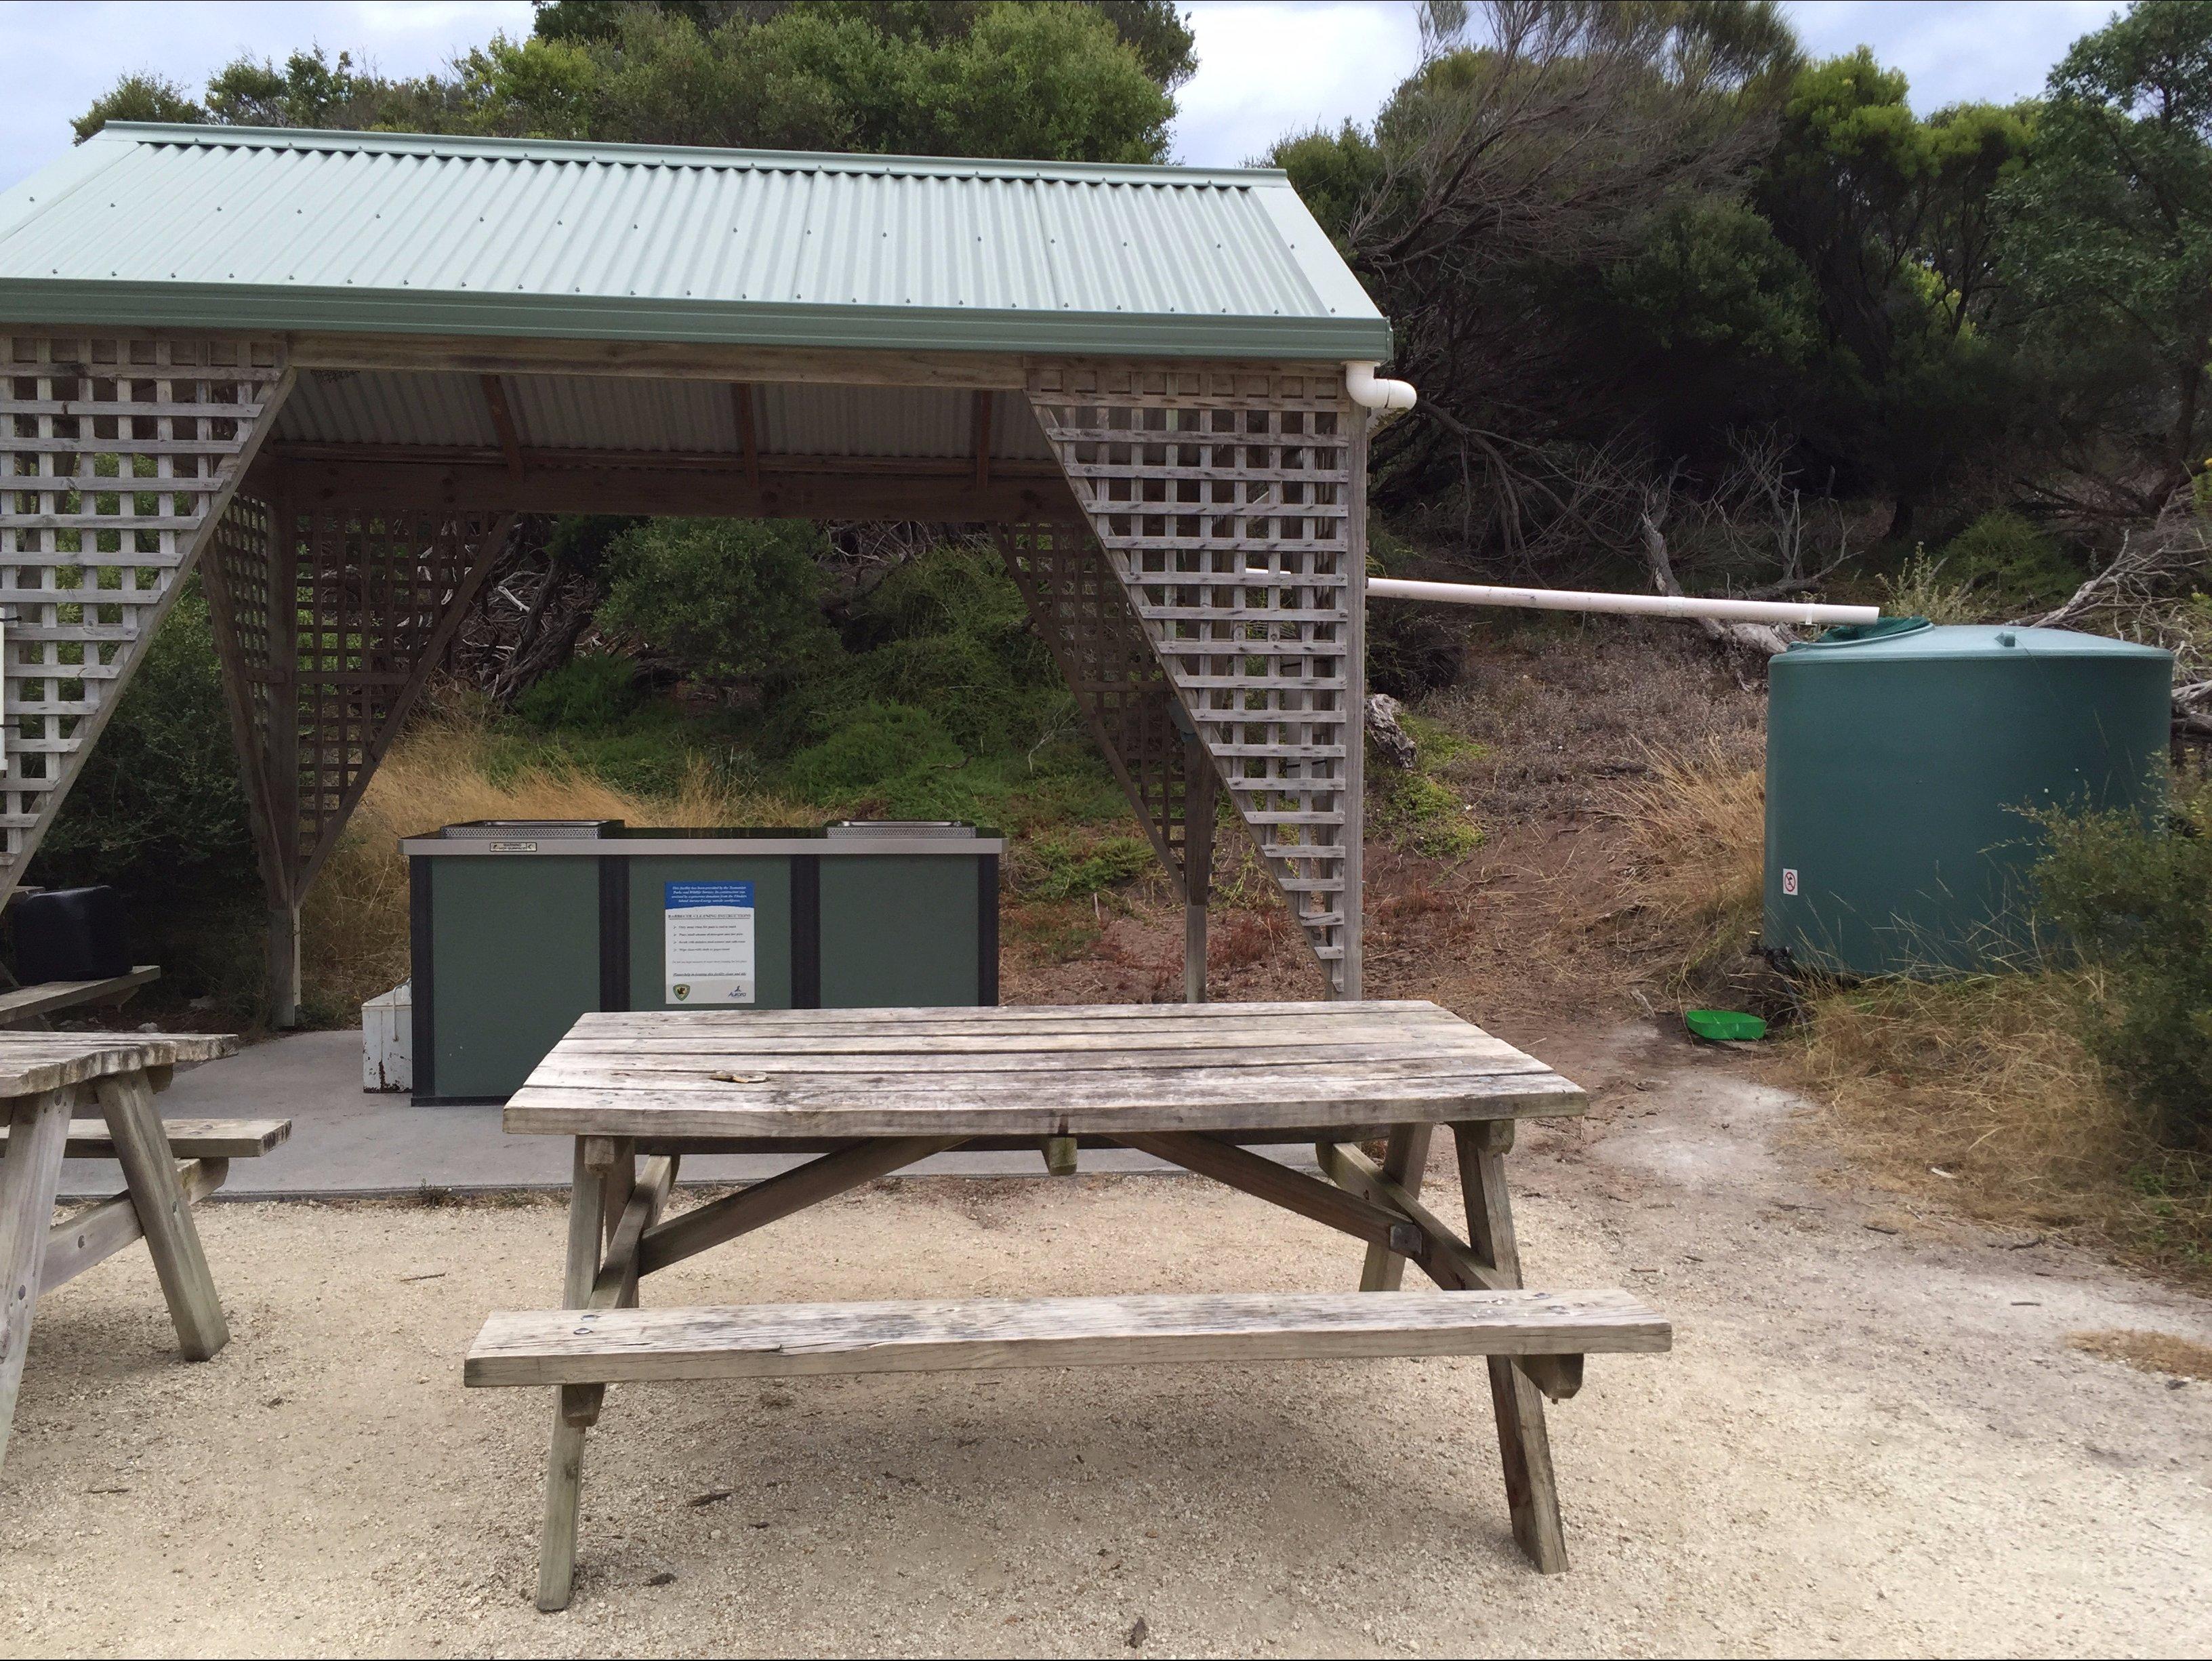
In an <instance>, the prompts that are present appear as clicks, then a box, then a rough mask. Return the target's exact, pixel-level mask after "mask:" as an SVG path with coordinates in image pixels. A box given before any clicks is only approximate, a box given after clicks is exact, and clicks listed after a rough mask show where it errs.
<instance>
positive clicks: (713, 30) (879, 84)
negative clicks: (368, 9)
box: [76, 0, 1196, 161]
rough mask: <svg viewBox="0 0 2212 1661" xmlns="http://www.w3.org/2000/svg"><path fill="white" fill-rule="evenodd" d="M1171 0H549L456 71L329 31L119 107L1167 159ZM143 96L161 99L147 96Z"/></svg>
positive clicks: (123, 99) (278, 118)
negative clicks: (401, 74) (324, 39)
mask: <svg viewBox="0 0 2212 1661" xmlns="http://www.w3.org/2000/svg"><path fill="white" fill-rule="evenodd" d="M1195 64H1196V60H1195V58H1194V56H1193V42H1192V37H1191V33H1190V30H1189V28H1188V25H1186V24H1185V23H1184V21H1182V16H1181V15H1180V14H1178V13H1177V12H1176V9H1174V7H1173V5H1172V4H1170V3H1168V0H1091V3H1075V0H1051V3H1046V4H1017V3H1012V0H889V3H860V0H826V3H817V4H811V5H799V4H789V3H765V0H761V3H747V0H691V3H685V0H660V3H650V4H629V3H625V4H611V3H605V0H554V3H551V4H544V5H541V6H540V7H539V8H538V15H537V20H536V27H535V29H534V30H533V32H532V34H531V35H529V36H528V37H526V38H525V39H522V40H515V39H513V38H510V37H508V36H507V35H505V34H501V35H496V36H495V37H494V38H493V39H492V40H491V41H490V42H489V44H487V45H485V46H481V47H477V48H475V49H472V50H471V51H469V52H465V53H463V54H462V55H461V56H460V57H459V58H457V59H456V60H455V61H454V63H453V68H452V72H451V73H450V74H448V75H445V76H426V77H423V78H422V79H419V80H412V81H392V80H386V79H385V78H383V77H381V76H377V75H375V74H374V72H372V71H370V70H366V69H362V68H356V65H355V63H354V61H353V59H352V58H351V56H350V55H349V54H348V53H344V52H341V53H339V54H338V56H337V59H336V61H335V62H333V61H331V59H330V58H327V57H326V56H325V54H324V52H322V50H321V49H320V48H319V47H317V48H313V49H310V50H308V51H305V52H295V53H293V54H292V55H291V56H290V57H289V58H288V59H286V61H285V62H284V64H283V65H282V66H281V67H280V66H278V65H277V64H274V63H272V62H266V61H263V62H257V61H255V60H252V59H250V58H240V59H239V60H238V61H237V62H235V63H234V64H230V65H229V66H228V67H227V68H226V69H224V70H222V71H220V72H219V73H218V74H217V75H216V76H214V77H213V78H212V79H211V80H210V82H209V84H208V91H207V101H206V106H205V107H204V109H203V108H202V107H201V106H197V105H194V104H192V103H191V101H190V100H188V99H186V98H185V96H184V94H183V93H182V92H181V90H180V89H179V88H173V87H170V86H168V85H167V83H155V82H148V81H147V80H146V79H145V77H137V78H136V79H135V80H126V81H125V82H122V83H120V84H118V87H117V88H115V89H114V91H112V92H111V93H110V94H108V95H107V96H106V98H103V99H102V100H100V101H99V102H98V103H97V104H95V105H94V108H93V109H92V110H91V111H90V112H88V113H87V114H86V116H85V117H84V118H83V119H82V120H80V121H79V122H78V123H77V124H76V126H77V134H78V137H79V138H80V139H82V138H86V137H90V136H91V135H92V134H93V133H94V132H95V131H98V130H99V128H100V125H101V124H102V123H103V122H104V121H106V120H110V119H172V120H184V121H192V120H211V121H215V122H219V123H231V124H240V125H272V126H304V127H353V128H378V129H388V130H396V131H426V132H461V133H487V134H495V135H506V136H512V137H557V138H577V139H596V140H600V141H605V142H611V143H656V144H706V145H726V146H735V147H757V148H768V149H829V150H866V151H874V152H879V153H899V152H905V153H915V154H927V155H987V156H1020V157H1034V158H1037V159H1041V160H1051V161H1161V160H1164V158H1165V156H1166V154H1167V143H1168V137H1167V133H1168V123H1169V121H1170V119H1171V118H1172V117H1173V115H1174V113H1175V102H1174V99H1173V97H1172V95H1171V94H1172V89H1173V88H1174V87H1176V85H1178V84H1180V83H1181V82H1182V81H1183V80H1186V79H1188V76H1189V75H1190V73H1191V71H1192V70H1193V69H1194V67H1195ZM148 112H150V115H149V113H148Z"/></svg>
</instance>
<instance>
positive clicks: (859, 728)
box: [784, 703, 968, 818]
mask: <svg viewBox="0 0 2212 1661" xmlns="http://www.w3.org/2000/svg"><path fill="white" fill-rule="evenodd" d="M967 762H968V757H967V756H966V754H965V753H964V752H963V751H962V750H961V748H960V746H959V745H957V744H956V743H954V742H953V739H952V735H951V733H947V732H946V731H945V728H944V727H943V726H942V725H941V724H940V723H939V721H938V720H937V718H936V717H935V716H934V715H932V714H931V713H930V712H928V711H927V710H925V709H915V707H914V706H913V705H911V704H905V703H870V704H866V705H863V706H862V707H861V708H860V709H856V710H854V711H853V712H852V714H851V715H849V716H848V718H847V719H846V720H845V721H842V722H841V723H840V724H839V726H838V727H837V730H836V732H834V733H831V734H830V735H829V737H828V738H826V739H823V740H822V741H821V742H820V743H819V744H815V745H808V746H807V747H806V748H805V749H804V750H801V751H799V752H798V753H797V754H796V755H794V756H793V757H791V759H790V760H789V761H788V762H787V764H785V768H784V777H785V780H786V782H788V783H789V785H790V786H791V788H793V790H794V791H796V792H797V793H798V794H800V795H801V796H804V797H805V798H806V799H807V800H810V801H813V802H817V803H819V804H821V805H822V806H825V807H846V808H856V809H857V808H860V807H863V806H866V807H871V808H875V807H879V808H880V809H881V811H883V812H887V813H889V814H890V815H891V816H892V817H894V818H958V817H960V816H961V815H960V814H959V813H957V812H952V811H948V809H949V808H950V806H951V801H952V800H953V799H954V798H955V797H956V794H957V793H954V792H951V791H949V790H947V789H945V788H943V780H944V779H945V776H947V775H949V774H951V772H953V771H955V770H958V769H960V768H962V767H964V766H966V765H967Z"/></svg>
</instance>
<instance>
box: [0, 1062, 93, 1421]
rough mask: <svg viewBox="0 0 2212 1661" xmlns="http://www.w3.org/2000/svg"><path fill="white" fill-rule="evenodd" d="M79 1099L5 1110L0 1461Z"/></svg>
mask: <svg viewBox="0 0 2212 1661" xmlns="http://www.w3.org/2000/svg"><path fill="white" fill-rule="evenodd" d="M75 1103H76V1091H74V1090H55V1091H49V1092H46V1094H45V1095H42V1096H23V1097H19V1098H16V1099H15V1100H14V1101H11V1102H9V1104H7V1107H6V1111H7V1114H8V1151H7V1153H5V1154H4V1155H0V1462H4V1461H5V1460H6V1458H7V1457H8V1432H9V1427H10V1426H12V1425H13V1424H14V1422H15V1396H16V1392H17V1391H18V1390H21V1388H22V1384H23V1357H24V1354H25V1353H26V1352H27V1351H28V1350H29V1348H30V1347H31V1317H33V1315H34V1314H35V1313H36V1312H37V1311H38V1306H39V1278H40V1275H43V1274H44V1273H45V1271H46V1238H47V1235H48V1233H49V1232H50V1231H51V1230H52V1227H53V1220H54V1190H55V1189H57V1188H58V1186H59V1185H60V1183H61V1174H62V1153H63V1151H64V1149H65V1148H67V1147H68V1146H69V1123H70V1108H71V1107H72V1106H73V1105H74V1104H75Z"/></svg>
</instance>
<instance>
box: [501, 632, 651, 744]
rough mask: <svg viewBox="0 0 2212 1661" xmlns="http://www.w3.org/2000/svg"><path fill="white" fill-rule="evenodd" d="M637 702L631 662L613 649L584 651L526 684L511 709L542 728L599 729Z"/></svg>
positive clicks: (615, 724) (618, 722) (614, 723)
mask: <svg viewBox="0 0 2212 1661" xmlns="http://www.w3.org/2000/svg"><path fill="white" fill-rule="evenodd" d="M638 703H639V694H638V685H637V666H635V664H633V663H632V662H631V661H630V660H629V659H628V658H625V657H618V656H617V655H616V654H613V653H611V652H586V654H584V655H583V656H581V657H579V658H571V659H570V660H568V662H566V663H564V664H562V666H560V667H559V668H557V669H556V670H554V671H553V672H551V673H550V674H549V675H546V676H545V677H544V678H542V679H540V680H539V681H538V682H537V683H536V684H534V685H532V686H530V687H528V688H526V690H525V691H523V693H522V695H521V696H520V697H518V698H517V699H515V701H514V709H515V713H516V714H517V715H520V716H521V717H522V718H523V720H525V721H528V722H529V723H530V724H531V725H532V727H537V728H538V730H539V731H540V732H552V731H554V730H556V729H559V730H562V731H566V732H582V733H603V732H605V731H606V730H607V729H608V728H610V727H618V726H620V725H621V724H622V722H623V721H624V720H626V719H627V718H628V717H629V715H631V714H632V713H633V712H634V711H635V709H637V706H638Z"/></svg>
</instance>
